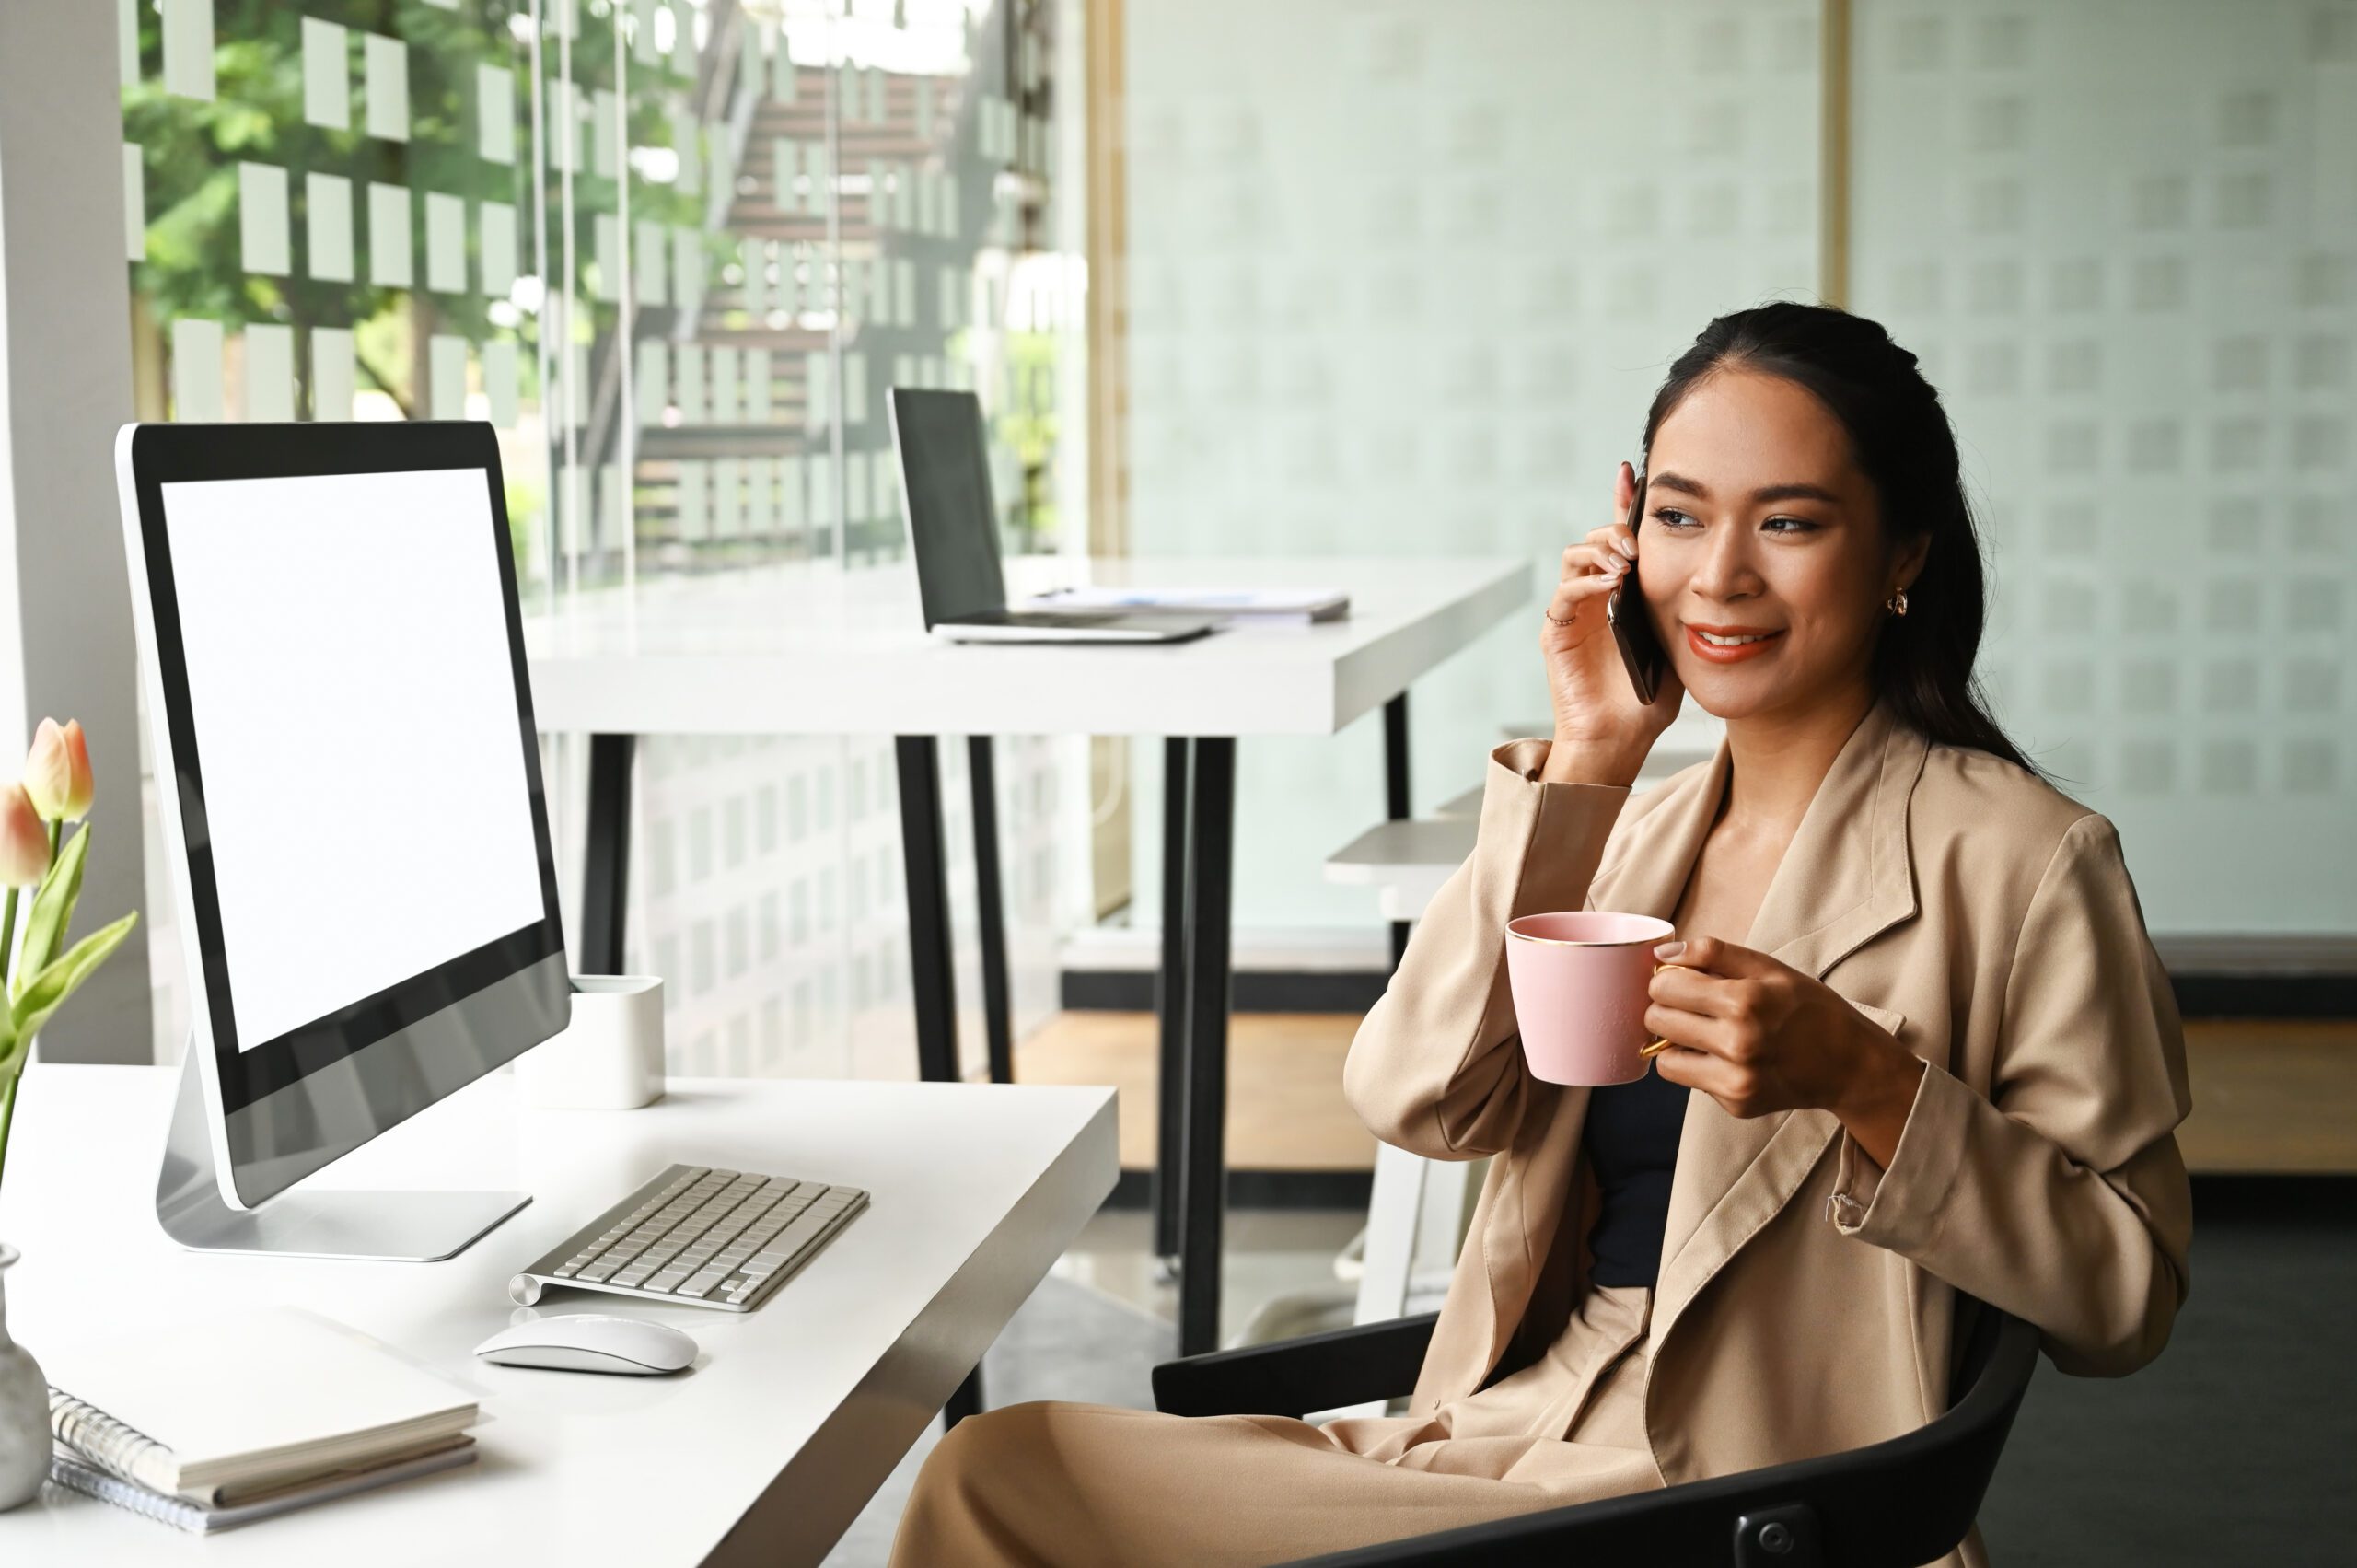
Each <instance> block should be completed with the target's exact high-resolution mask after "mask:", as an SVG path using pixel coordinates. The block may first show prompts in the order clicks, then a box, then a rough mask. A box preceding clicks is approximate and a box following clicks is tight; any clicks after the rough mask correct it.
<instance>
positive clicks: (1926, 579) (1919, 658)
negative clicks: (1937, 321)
mask: <svg viewBox="0 0 2357 1568" xmlns="http://www.w3.org/2000/svg"><path fill="white" fill-rule="evenodd" d="M1722 368H1742V369H1747V370H1757V371H1761V372H1764V373H1766V374H1768V375H1771V376H1781V377H1783V378H1784V379H1786V380H1788V381H1792V382H1794V383H1795V384H1797V385H1799V386H1801V387H1804V388H1805V389H1808V390H1809V391H1810V392H1812V393H1814V394H1815V395H1816V397H1817V401H1819V402H1821V403H1823V404H1824V405H1825V406H1826V408H1827V409H1828V410H1829V412H1831V413H1832V415H1833V417H1834V418H1836V419H1838V420H1840V422H1841V424H1842V427H1843V428H1844V429H1846V430H1847V431H1848V432H1849V435H1850V450H1851V454H1852V459H1854V460H1855V461H1856V463H1857V465H1858V467H1859V469H1860V470H1861V471H1863V472H1864V474H1865V476H1866V477H1867V478H1868V479H1869V480H1871V481H1873V482H1874V487H1875V498H1876V500H1877V501H1878V503H1879V504H1880V511H1881V514H1882V526H1883V537H1884V540H1885V542H1886V543H1887V544H1889V545H1890V546H1891V547H1892V548H1893V549H1896V548H1897V547H1898V545H1900V544H1901V543H1903V542H1907V541H1910V540H1914V539H1916V538H1918V537H1920V536H1922V535H1925V534H1928V535H1930V536H1931V541H1932V543H1931V549H1930V551H1929V552H1928V553H1927V554H1926V555H1925V557H1924V561H1923V569H1922V572H1921V573H1920V574H1919V575H1917V577H1916V579H1915V585H1914V588H1913V591H1911V592H1910V594H1909V595H1908V598H1909V600H1910V603H1909V605H1908V607H1907V608H1908V613H1907V614H1906V615H1904V616H1889V617H1886V618H1885V620H1884V621H1883V625H1882V633H1881V636H1880V637H1879V638H1878V639H1877V640H1876V642H1875V653H1874V663H1873V668H1872V671H1871V679H1872V681H1873V683H1874V688H1875V691H1876V693H1877V694H1878V695H1880V696H1881V697H1882V698H1884V699H1885V700H1886V701H1887V702H1888V703H1890V705H1891V708H1892V710H1893V711H1894V712H1895V713H1896V714H1898V717H1899V719H1900V720H1901V721H1902V722H1904V723H1906V724H1909V725H1911V726H1914V727H1915V728H1916V729H1918V730H1920V731H1921V732H1922V734H1923V735H1924V736H1925V737H1926V738H1930V739H1932V740H1933V741H1938V742H1944V743H1945V744H1947V745H1951V746H1969V747H1973V748H1975V749H1979V750H1982V751H1987V752H1990V753H1991V754H1993V755H1995V756H1999V757H2003V759H2005V761H2009V762H2013V763H2015V764H2018V765H2019V766H2021V767H2023V768H2025V769H2027V770H2028V771H2029V772H2031V773H2033V774H2035V775H2037V776H2038V777H2040V778H2044V777H2045V776H2046V775H2045V772H2044V771H2043V770H2041V769H2040V768H2038V765H2037V764H2035V763H2034V762H2032V761H2030V760H2029V759H2028V758H2027V757H2026V756H2024V755H2023V754H2022V752H2021V749H2019V748H2018V747H2016V746H2015V745H2014V743H2013V742H2012V741H2011V740H2010V739H2008V738H2006V736H2005V732H2004V731H2003V729H2000V728H1999V727H1998V726H1997V721H1996V720H1995V719H1993V718H1991V717H1990V716H1989V711H1988V709H1987V707H1986V706H1985V705H1984V703H1985V694H1984V693H1983V692H1982V691H1981V689H1980V682H1979V681H1978V680H1977V679H1975V678H1974V675H1973V661H1974V659H1975V657H1976V656H1978V655H1979V653H1980V633H1981V630H1982V626H1983V623H1984V622H1985V621H1986V620H1987V618H1988V604H1987V583H1986V580H1985V578H1984V575H1983V574H1982V571H1981V563H1980V534H1979V532H1978V531H1977V530H1976V529H1975V528H1974V527H1973V522H1972V508H1971V506H1970V505H1969V504H1968V502H1967V501H1966V500H1965V495H1964V476H1963V472H1962V465H1961V463H1960V461H1959V459H1957V457H1956V432H1955V431H1954V430H1952V429H1950V428H1949V426H1948V416H1947V411H1946V410H1945V409H1943V408H1942V407H1941V406H1940V394H1939V393H1938V392H1937V391H1935V390H1934V389H1933V387H1932V384H1931V383H1930V382H1929V381H1926V380H1924V379H1923V373H1922V371H1921V370H1919V369H1917V368H1916V366H1915V356H1914V355H1913V354H1910V353H1909V352H1908V351H1907V350H1905V349H1903V348H1901V347H1899V346H1898V344H1897V343H1893V342H1891V341H1890V334H1889V333H1888V332H1887V331H1884V330H1883V328H1882V326H1881V324H1880V323H1879V322H1875V321H1869V320H1867V319H1865V318H1864V317H1863V316H1852V315H1851V314H1850V313H1849V312H1848V311H1846V310H1836V309H1833V308H1830V307H1828V306H1823V305H1796V304H1792V303H1788V302H1782V301H1779V302H1778V303H1775V304H1772V305H1762V306H1759V307H1758V308H1755V309H1750V310H1738V311H1736V312H1735V313H1734V314H1732V315H1728V316H1722V317H1720V318H1719V319H1717V320H1715V321H1713V322H1712V323H1711V324H1710V325H1709V326H1707V327H1705V328H1703V329H1702V331H1701V336H1699V337H1697V338H1696V339H1695V340H1694V346H1693V347H1691V348H1689V349H1688V350H1687V351H1686V352H1685V353H1684V354H1680V355H1679V356H1678V363H1677V364H1675V365H1673V366H1670V367H1669V376H1668V378H1667V379H1666V380H1665V381H1663V382H1662V384H1661V390H1660V391H1658V392H1655V394H1654V401H1653V407H1652V408H1651V409H1650V410H1648V411H1647V412H1646V414H1645V443H1644V449H1645V454H1646V465H1647V468H1648V470H1650V469H1651V466H1652V453H1653V447H1654V436H1655V433H1656V432H1657V431H1659V430H1660V429H1661V422H1662V421H1663V420H1665V419H1666V418H1668V417H1669V414H1670V412H1671V411H1672V410H1674V409H1675V408H1677V407H1678V404H1679V403H1680V402H1681V401H1684V400H1685V397H1686V394H1687V393H1688V392H1689V391H1691V390H1692V389H1694V386H1695V384H1696V383H1697V382H1699V381H1700V380H1701V378H1702V377H1705V376H1707V375H1709V374H1710V373H1711V372H1713V371H1714V370H1719V369H1722Z"/></svg>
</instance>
